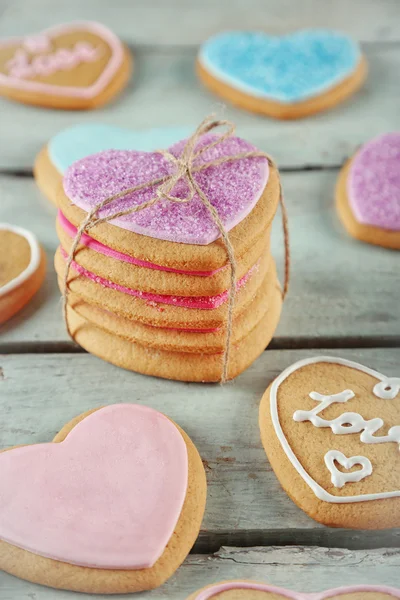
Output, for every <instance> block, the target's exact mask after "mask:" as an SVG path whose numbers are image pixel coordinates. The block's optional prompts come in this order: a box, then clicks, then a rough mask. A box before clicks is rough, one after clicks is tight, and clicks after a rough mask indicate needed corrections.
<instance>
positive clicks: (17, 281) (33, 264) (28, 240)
mask: <svg viewBox="0 0 400 600" xmlns="http://www.w3.org/2000/svg"><path fill="white" fill-rule="evenodd" d="M45 272H46V255H45V253H44V251H43V249H42V248H41V247H40V245H39V242H38V241H37V239H36V237H35V236H34V235H33V233H31V232H30V231H27V230H26V229H23V228H22V227H16V226H15V225H9V224H8V223H0V324H1V323H4V322H5V321H7V320H8V319H10V318H11V317H12V316H13V315H15V314H16V313H17V312H18V311H19V310H21V309H22V308H23V307H24V306H25V304H27V303H28V302H29V301H30V299H31V298H32V296H34V294H36V292H37V291H38V289H39V288H40V286H41V285H42V283H43V280H44V276H45Z"/></svg>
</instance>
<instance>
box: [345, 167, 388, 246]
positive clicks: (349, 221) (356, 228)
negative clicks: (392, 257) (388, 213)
mask: <svg viewBox="0 0 400 600" xmlns="http://www.w3.org/2000/svg"><path fill="white" fill-rule="evenodd" d="M352 160H353V159H349V160H348V161H347V162H346V163H345V165H344V166H343V167H342V169H341V171H340V173H339V176H338V179H337V182H336V190H335V202H336V211H337V214H338V216H339V219H340V221H341V222H342V224H343V226H344V228H345V229H346V231H347V232H348V233H349V234H350V235H351V236H352V237H353V238H356V239H357V240H360V241H361V242H366V243H368V244H373V245H374V246H383V247H384V248H390V249H392V250H400V231H394V230H390V229H382V228H380V227H374V226H373V225H364V224H363V223H359V221H357V219H356V218H355V216H354V214H353V211H352V209H351V207H350V203H349V198H348V195H347V189H346V188H347V179H348V177H349V172H350V169H351V163H352Z"/></svg>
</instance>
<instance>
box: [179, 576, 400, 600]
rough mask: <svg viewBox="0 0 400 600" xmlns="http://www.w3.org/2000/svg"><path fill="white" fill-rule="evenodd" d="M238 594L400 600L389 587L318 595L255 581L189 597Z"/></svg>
mask: <svg viewBox="0 0 400 600" xmlns="http://www.w3.org/2000/svg"><path fill="white" fill-rule="evenodd" d="M234 591H235V592H236V594H235V596H234V597H235V599H237V600H253V598H254V600H256V599H257V600H258V599H259V600H262V599H264V598H265V600H268V599H269V598H273V599H274V600H278V599H279V600H280V599H282V600H285V599H289V600H328V599H330V600H340V599H341V598H342V597H343V598H345V600H361V598H363V600H393V599H394V598H400V589H399V588H394V587H389V586H387V585H352V586H346V587H345V586H342V587H338V588H334V589H331V590H326V591H324V592H320V593H318V592H317V593H315V594H305V593H301V592H293V591H291V590H286V589H284V588H280V587H276V586H274V585H268V584H266V583H257V582H255V581H239V580H235V581H224V582H222V583H216V584H213V585H210V586H207V587H205V588H203V589H202V590H199V591H198V592H195V593H194V594H192V595H191V596H189V598H188V600H212V599H213V598H217V597H218V600H224V599H225V597H226V600H228V599H229V598H232V596H231V594H232V593H233V592H234Z"/></svg>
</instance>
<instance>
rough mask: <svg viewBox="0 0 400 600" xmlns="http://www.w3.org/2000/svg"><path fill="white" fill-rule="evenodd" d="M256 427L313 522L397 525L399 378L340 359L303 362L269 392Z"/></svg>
mask: <svg viewBox="0 0 400 600" xmlns="http://www.w3.org/2000/svg"><path fill="white" fill-rule="evenodd" d="M259 422H260V430H261V439H262V442H263V445H264V448H265V451H266V453H267V456H268V459H269V461H270V463H271V465H272V468H273V469H274V471H275V474H276V475H277V477H278V479H279V481H280V483H281V484H282V486H283V488H284V489H285V491H286V492H287V493H288V495H289V496H290V497H291V498H292V500H294V502H295V503H296V504H298V506H300V508H302V509H303V510H304V511H305V512H306V513H307V514H309V515H310V516H311V517H313V518H314V519H315V520H317V521H319V522H321V523H324V524H325V525H330V526H332V527H349V528H359V529H383V528H388V527H396V526H399V525H400V451H399V444H400V377H387V376H385V375H382V374H381V373H378V372H377V371H374V370H372V369H370V368H368V367H364V366H363V365H360V364H358V363H355V362H352V361H348V360H345V359H341V358H333V357H316V358H310V359H305V360H301V361H299V362H297V363H295V364H293V365H292V366H291V367H288V368H287V369H286V370H285V371H283V372H282V373H281V374H280V375H279V376H278V377H277V378H276V379H275V381H274V382H273V383H272V384H271V385H270V386H269V387H268V389H267V391H266V392H265V394H264V396H263V398H262V401H261V404H260V415H259Z"/></svg>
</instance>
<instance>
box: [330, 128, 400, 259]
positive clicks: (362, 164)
mask: <svg viewBox="0 0 400 600" xmlns="http://www.w3.org/2000/svg"><path fill="white" fill-rule="evenodd" d="M336 208H337V211H338V214H339V217H340V219H341V221H342V223H343V225H344V227H345V228H346V230H347V231H348V232H349V234H350V235H352V236H353V237H355V238H356V239H358V240H361V241H363V242H368V243H369V244H375V245H377V246H384V247H386V248H393V249H397V250H399V249H400V132H398V131H397V132H393V133H387V134H384V135H381V136H379V137H377V138H375V139H373V140H371V141H370V142H367V143H366V144H364V146H362V147H361V148H360V149H359V150H358V152H357V153H356V154H355V155H354V157H353V158H352V159H351V160H350V161H348V162H347V163H346V164H345V166H344V167H343V169H342V171H341V172H340V175H339V178H338V182H337V186H336Z"/></svg>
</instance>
